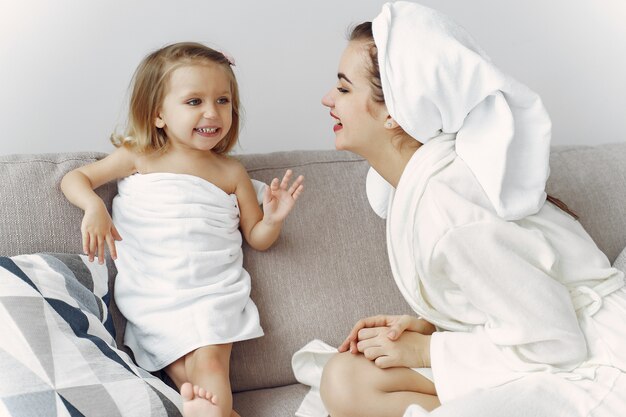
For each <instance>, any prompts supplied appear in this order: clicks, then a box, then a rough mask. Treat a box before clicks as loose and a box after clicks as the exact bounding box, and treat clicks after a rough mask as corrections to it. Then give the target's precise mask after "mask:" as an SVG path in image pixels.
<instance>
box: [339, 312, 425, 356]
mask: <svg viewBox="0 0 626 417" xmlns="http://www.w3.org/2000/svg"><path fill="white" fill-rule="evenodd" d="M371 327H384V328H386V329H385V333H386V337H387V338H389V340H397V339H398V338H399V337H400V336H401V335H402V332H404V331H405V330H410V331H413V332H417V333H421V334H425V335H431V334H433V332H434V331H435V326H433V325H432V324H430V323H429V322H427V321H426V320H424V319H419V318H417V317H413V316H408V315H406V314H405V315H402V316H391V315H378V316H373V317H367V318H364V319H361V320H359V321H358V322H357V323H356V324H355V325H354V327H353V328H352V330H351V331H350V334H349V335H348V337H347V338H346V340H345V341H344V342H343V343H342V344H341V345H340V346H339V348H338V350H339V352H346V351H347V350H350V352H352V353H357V352H358V349H357V347H356V344H357V342H358V341H359V340H361V337H360V336H361V335H360V331H361V330H362V329H367V328H371Z"/></svg>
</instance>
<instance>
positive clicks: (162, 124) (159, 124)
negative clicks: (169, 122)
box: [154, 114, 165, 129]
mask: <svg viewBox="0 0 626 417" xmlns="http://www.w3.org/2000/svg"><path fill="white" fill-rule="evenodd" d="M154 125H155V126H156V127H158V128H159V129H163V128H164V127H165V121H164V120H163V119H162V118H161V115H160V114H159V115H158V116H157V117H156V118H155V119H154Z"/></svg>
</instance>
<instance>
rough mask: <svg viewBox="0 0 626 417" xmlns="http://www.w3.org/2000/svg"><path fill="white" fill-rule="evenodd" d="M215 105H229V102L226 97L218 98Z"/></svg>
mask: <svg viewBox="0 0 626 417" xmlns="http://www.w3.org/2000/svg"><path fill="white" fill-rule="evenodd" d="M217 103H218V104H227V103H230V100H229V99H228V97H220V98H218V99H217Z"/></svg>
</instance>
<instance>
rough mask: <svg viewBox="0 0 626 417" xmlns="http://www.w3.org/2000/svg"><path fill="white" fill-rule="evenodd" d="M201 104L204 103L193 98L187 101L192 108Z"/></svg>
mask: <svg viewBox="0 0 626 417" xmlns="http://www.w3.org/2000/svg"><path fill="white" fill-rule="evenodd" d="M200 103H202V101H200V99H198V98H192V99H191V100H187V104H189V105H190V106H197V105H198V104H200Z"/></svg>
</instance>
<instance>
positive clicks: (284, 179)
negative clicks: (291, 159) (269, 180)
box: [280, 169, 293, 190]
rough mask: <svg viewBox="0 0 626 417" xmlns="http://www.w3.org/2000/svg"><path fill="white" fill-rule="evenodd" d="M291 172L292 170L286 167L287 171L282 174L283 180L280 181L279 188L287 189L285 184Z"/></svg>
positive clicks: (287, 182) (287, 183)
mask: <svg viewBox="0 0 626 417" xmlns="http://www.w3.org/2000/svg"><path fill="white" fill-rule="evenodd" d="M291 174H293V171H292V170H290V169H288V170H287V172H285V175H283V180H282V181H281V182H280V188H282V189H283V190H286V189H287V186H288V185H289V180H290V179H291Z"/></svg>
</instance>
